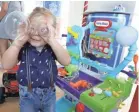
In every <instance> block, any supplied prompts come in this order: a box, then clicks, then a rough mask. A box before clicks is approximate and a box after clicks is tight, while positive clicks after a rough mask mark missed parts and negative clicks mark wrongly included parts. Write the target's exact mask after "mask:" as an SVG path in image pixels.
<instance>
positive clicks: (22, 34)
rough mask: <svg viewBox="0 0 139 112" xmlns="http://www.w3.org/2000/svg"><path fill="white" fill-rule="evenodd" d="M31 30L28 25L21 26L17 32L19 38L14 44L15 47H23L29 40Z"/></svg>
mask: <svg viewBox="0 0 139 112" xmlns="http://www.w3.org/2000/svg"><path fill="white" fill-rule="evenodd" d="M28 32H29V30H28V27H27V26H26V24H24V23H23V24H21V25H20V26H19V29H18V31H17V37H16V39H15V40H14V42H13V45H14V44H15V45H17V46H20V47H22V46H23V45H24V44H25V43H26V42H27V41H28V40H29V33H28Z"/></svg>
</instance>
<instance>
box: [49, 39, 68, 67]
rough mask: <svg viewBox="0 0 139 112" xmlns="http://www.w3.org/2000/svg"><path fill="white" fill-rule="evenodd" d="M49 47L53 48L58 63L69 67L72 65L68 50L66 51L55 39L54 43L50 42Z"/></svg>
mask: <svg viewBox="0 0 139 112" xmlns="http://www.w3.org/2000/svg"><path fill="white" fill-rule="evenodd" d="M49 45H50V46H51V48H52V50H53V52H54V53H55V55H56V58H57V61H58V62H59V63H60V64H62V65H64V66H67V65H69V64H70V56H69V54H68V52H67V50H66V49H64V48H63V47H62V46H61V45H60V44H59V43H58V42H57V41H56V40H55V39H53V41H51V42H49Z"/></svg>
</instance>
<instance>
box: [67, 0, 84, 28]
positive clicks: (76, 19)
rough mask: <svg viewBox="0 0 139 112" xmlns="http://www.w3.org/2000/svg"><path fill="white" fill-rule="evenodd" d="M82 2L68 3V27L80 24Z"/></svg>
mask: <svg viewBox="0 0 139 112" xmlns="http://www.w3.org/2000/svg"><path fill="white" fill-rule="evenodd" d="M83 6H84V1H70V3H69V23H68V25H69V26H73V25H79V26H81V24H82V17H83Z"/></svg>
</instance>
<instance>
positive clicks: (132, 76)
mask: <svg viewBox="0 0 139 112" xmlns="http://www.w3.org/2000/svg"><path fill="white" fill-rule="evenodd" d="M121 72H123V73H125V74H127V75H128V76H129V77H131V78H134V79H136V75H134V74H133V73H131V72H128V71H125V70H121Z"/></svg>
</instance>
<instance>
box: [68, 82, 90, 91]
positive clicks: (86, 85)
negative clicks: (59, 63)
mask: <svg viewBox="0 0 139 112" xmlns="http://www.w3.org/2000/svg"><path fill="white" fill-rule="evenodd" d="M69 84H70V86H71V87H73V88H75V89H78V88H79V87H82V88H87V87H88V82H87V81H85V80H79V81H77V82H75V83H73V82H70V83H69Z"/></svg>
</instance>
